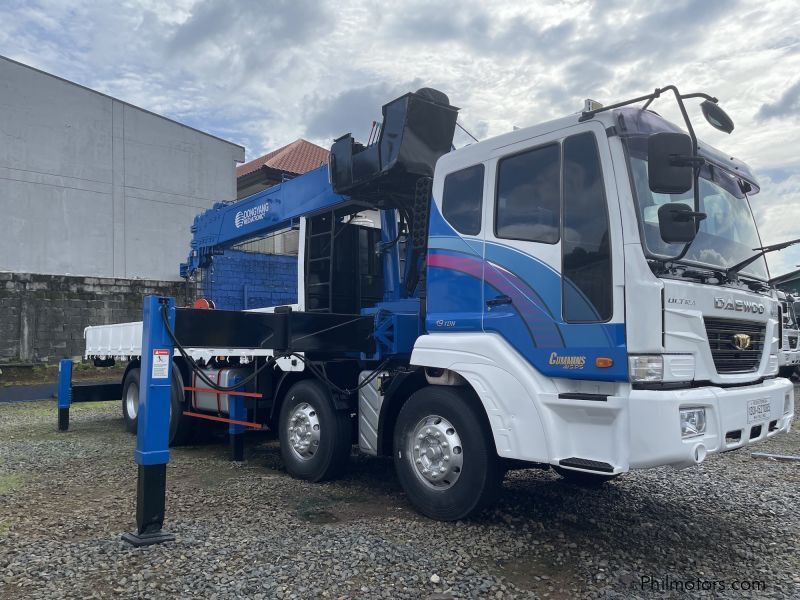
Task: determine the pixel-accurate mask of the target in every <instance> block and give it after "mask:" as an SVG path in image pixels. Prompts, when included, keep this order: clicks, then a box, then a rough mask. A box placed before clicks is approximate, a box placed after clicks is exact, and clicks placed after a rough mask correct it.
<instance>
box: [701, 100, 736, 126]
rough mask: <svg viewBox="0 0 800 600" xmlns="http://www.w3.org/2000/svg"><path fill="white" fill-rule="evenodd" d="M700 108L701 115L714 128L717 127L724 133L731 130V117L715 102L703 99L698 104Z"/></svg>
mask: <svg viewBox="0 0 800 600" xmlns="http://www.w3.org/2000/svg"><path fill="white" fill-rule="evenodd" d="M700 110H702V111H703V116H704V117H705V118H706V121H708V123H709V125H711V126H712V127H713V128H714V129H719V130H720V131H724V132H725V133H730V132H731V131H733V119H731V118H730V117H729V116H728V113H726V112H725V111H724V110H722V109H721V108H720V107H719V104H717V103H716V102H711V100H705V101H703V103H702V104H701V105H700Z"/></svg>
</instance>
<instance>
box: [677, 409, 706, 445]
mask: <svg viewBox="0 0 800 600" xmlns="http://www.w3.org/2000/svg"><path fill="white" fill-rule="evenodd" d="M680 413H681V437H685V438H687V437H694V436H696V435H703V434H704V433H705V432H706V409H705V408H682V409H681V410H680Z"/></svg>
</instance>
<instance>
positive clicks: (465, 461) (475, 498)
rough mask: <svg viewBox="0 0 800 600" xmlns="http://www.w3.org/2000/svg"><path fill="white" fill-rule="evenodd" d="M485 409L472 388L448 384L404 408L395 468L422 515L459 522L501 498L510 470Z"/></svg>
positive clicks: (429, 389)
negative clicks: (500, 456) (506, 469)
mask: <svg viewBox="0 0 800 600" xmlns="http://www.w3.org/2000/svg"><path fill="white" fill-rule="evenodd" d="M481 410H482V408H481V407H480V406H479V405H478V403H477V402H476V401H475V399H474V398H473V397H472V396H471V395H470V394H469V393H468V392H467V391H465V390H463V389H459V388H454V387H444V386H429V387H425V388H422V389H421V390H419V391H417V392H416V393H414V394H413V395H412V396H411V397H410V398H409V399H408V401H407V402H406V403H405V405H403V408H402V409H401V410H400V414H399V415H398V417H397V424H396V426H395V431H394V464H395V469H396V470H397V477H398V478H399V479H400V483H401V485H402V486H403V489H404V490H405V492H406V494H407V495H408V499H409V500H410V501H411V504H413V505H414V507H415V508H416V509H417V510H419V511H420V512H421V513H422V514H424V515H426V516H428V517H431V518H432V519H439V520H442V521H454V520H457V519H463V518H465V517H468V516H469V515H471V514H474V513H475V512H476V511H478V510H480V509H481V508H483V507H485V506H487V505H489V504H491V503H492V502H493V501H494V500H495V499H496V498H497V495H498V493H499V491H500V487H501V484H502V481H503V475H504V469H503V468H502V466H501V465H500V461H499V460H498V458H497V454H496V452H495V448H494V443H493V441H492V438H491V431H490V430H489V426H488V423H486V419H485V417H484V415H483V414H482V413H481V412H480V411H481Z"/></svg>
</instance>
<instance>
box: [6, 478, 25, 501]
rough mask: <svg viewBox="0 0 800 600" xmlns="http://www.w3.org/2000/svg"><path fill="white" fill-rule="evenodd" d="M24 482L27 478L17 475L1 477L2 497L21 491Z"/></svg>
mask: <svg viewBox="0 0 800 600" xmlns="http://www.w3.org/2000/svg"><path fill="white" fill-rule="evenodd" d="M24 481H25V477H24V476H23V475H19V474H17V473H11V474H9V475H0V496H3V495H5V494H9V493H11V492H13V491H14V490H17V489H19V488H20V487H21V486H22V483H23V482H24Z"/></svg>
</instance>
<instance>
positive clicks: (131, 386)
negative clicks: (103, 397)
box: [122, 368, 139, 433]
mask: <svg viewBox="0 0 800 600" xmlns="http://www.w3.org/2000/svg"><path fill="white" fill-rule="evenodd" d="M122 418H123V419H124V420H125V429H127V430H128V431H130V432H131V433H136V426H137V424H138V422H139V369H138V368H135V369H130V370H129V371H128V372H127V373H126V374H125V379H123V380H122Z"/></svg>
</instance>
